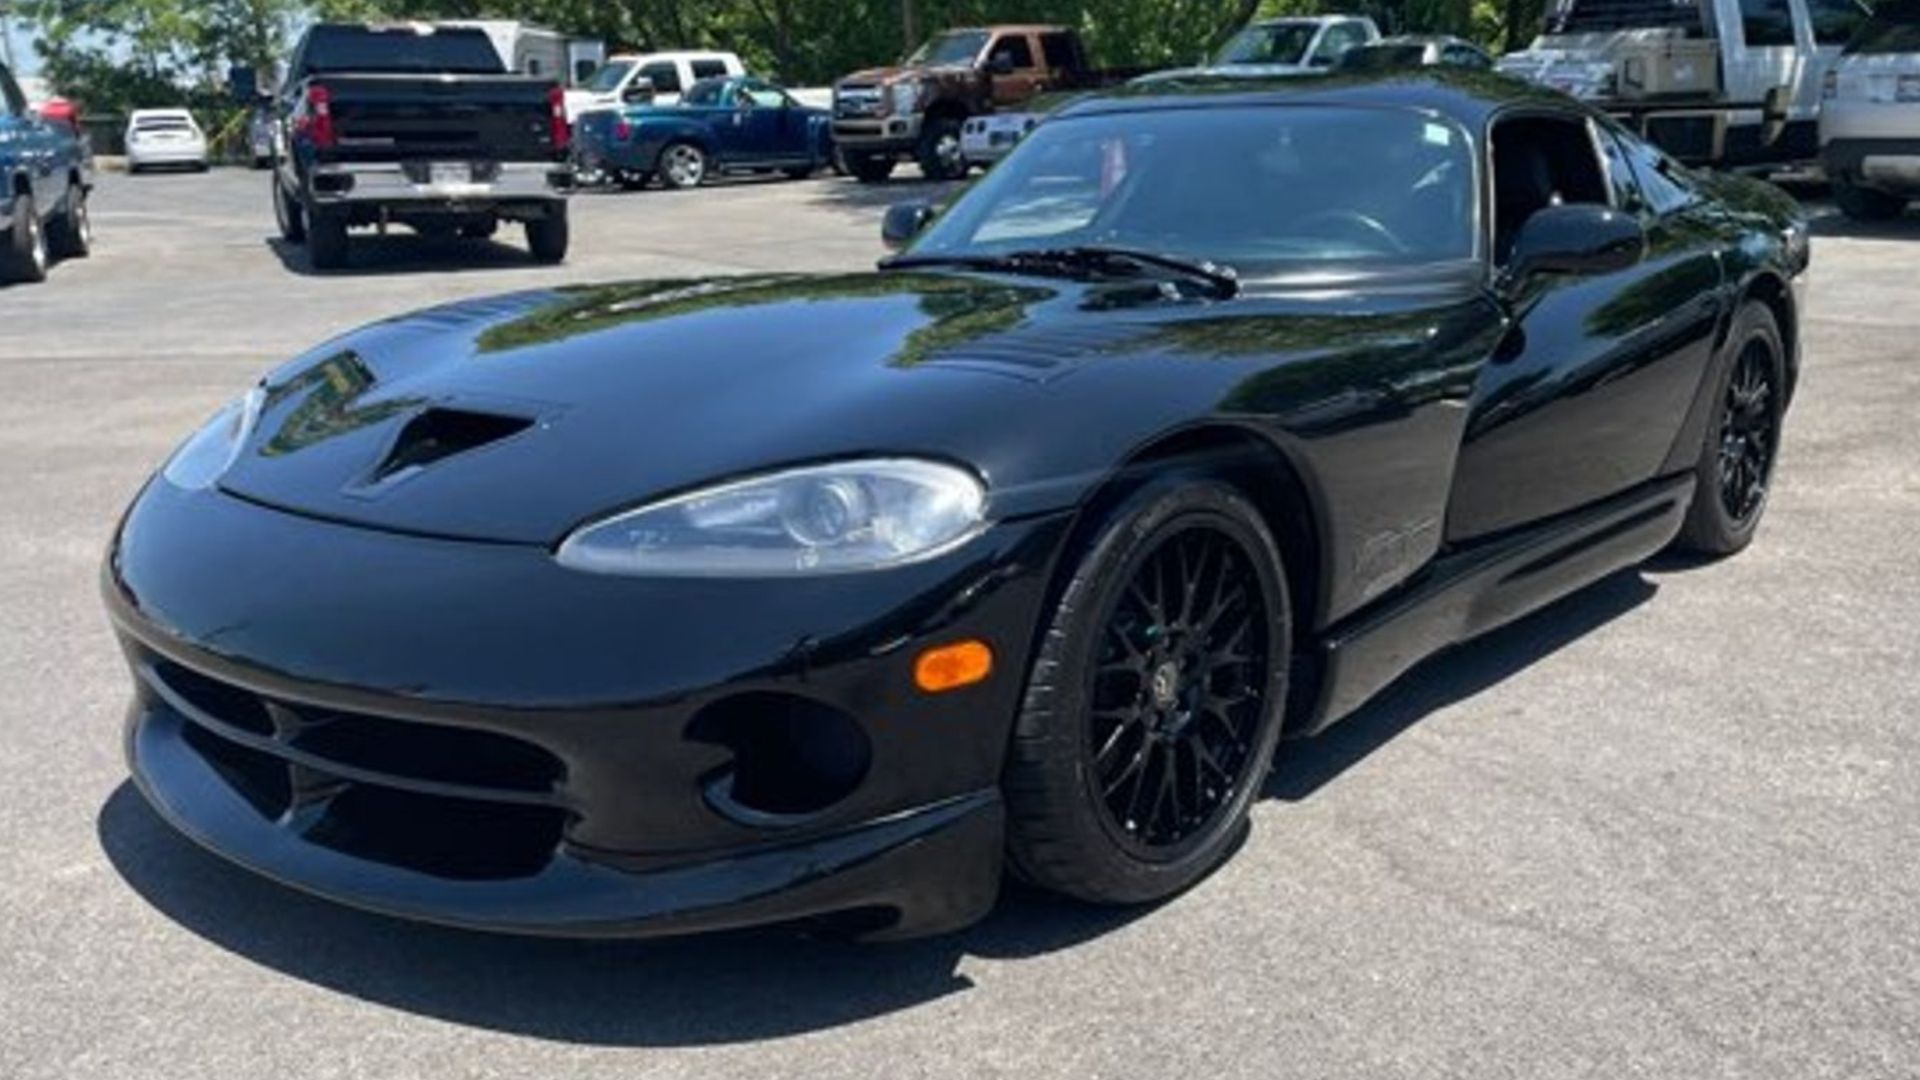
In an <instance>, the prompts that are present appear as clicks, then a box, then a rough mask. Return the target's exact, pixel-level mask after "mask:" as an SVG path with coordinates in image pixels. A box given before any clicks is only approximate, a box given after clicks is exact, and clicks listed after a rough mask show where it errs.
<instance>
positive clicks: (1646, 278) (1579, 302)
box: [1447, 110, 1727, 541]
mask: <svg viewBox="0 0 1920 1080" xmlns="http://www.w3.org/2000/svg"><path fill="white" fill-rule="evenodd" d="M1629 140H1630V141H1629ZM1490 153H1491V154H1492V159H1493V164H1492V167H1491V168H1490V169H1488V170H1487V171H1488V174H1489V178H1490V179H1491V181H1492V184H1493V190H1492V192H1491V199H1490V200H1489V208H1490V210H1491V218H1492V221H1491V224H1492V228H1491V229H1490V230H1489V238H1490V240H1491V242H1492V250H1493V262H1494V266H1495V271H1496V274H1499V273H1501V271H1502V270H1503V267H1504V262H1505V255H1504V252H1503V251H1502V248H1503V247H1505V246H1507V245H1510V244H1511V243H1512V239H1513V236H1514V235H1515V234H1517V231H1518V227H1519V225H1520V224H1521V223H1522V222H1523V220H1524V215H1525V214H1527V213H1530V212H1532V210H1537V209H1539V208H1540V207H1542V206H1545V205H1552V204H1553V203H1554V202H1564V203H1575V202H1597V203H1604V204H1606V205H1610V206H1613V207H1614V208H1616V209H1618V210H1620V211H1622V212H1624V213H1630V214H1634V215H1635V216H1637V217H1639V218H1640V219H1641V221H1642V223H1643V225H1644V227H1645V228H1646V231H1647V241H1648V243H1647V250H1646V254H1645V257H1644V258H1642V259H1641V260H1640V261H1639V262H1637V263H1636V264H1634V265H1632V266H1630V267H1627V268H1626V269H1624V270H1620V271H1617V272H1613V273H1607V274H1599V275H1589V276H1562V277H1545V276H1538V277H1535V278H1532V279H1530V280H1526V281H1512V280H1503V279H1501V278H1499V277H1496V279H1495V280H1496V283H1497V284H1496V286H1495V291H1496V293H1497V295H1498V302H1499V303H1501V304H1502V306H1503V307H1504V308H1505V309H1506V314H1507V319H1508V326H1507V331H1506V334H1505V336H1504V338H1503V340H1502V341H1501V343H1500V345H1499V346H1498V347H1497V349H1496V350H1495V352H1494V353H1493V355H1492V356H1491V357H1490V358H1489V360H1488V362H1487V364H1486V365H1485V367H1484V368H1483V369H1482V370H1481V372H1480V374H1479V376H1478V378H1477V380H1476V383H1475V387H1474V392H1473V396H1472V399H1471V402H1470V405H1469V415H1468V418H1467V424H1466V433H1465V436H1464V442H1463V443H1462V446H1461V449H1460V455H1459V459H1458V463H1457V467H1456V473H1455V481H1454V489H1453V497H1452V500H1451V503H1450V506H1449V509H1448V520H1447V537H1448V539H1449V540H1450V541H1465V540H1472V539H1475V538H1478V537H1483V536H1487V535H1491V534H1495V533H1500V532H1503V531H1505V530H1508V529H1512V528H1516V527H1519V526H1524V525H1527V524H1529V523H1532V522H1537V521H1540V520H1542V519H1546V518H1550V517H1553V516H1554V515H1556V514H1561V513H1565V512H1567V511H1570V510H1575V509H1578V508H1580V507H1582V506H1586V505H1588V504H1591V503H1594V502H1598V501H1600V500H1602V499H1605V498H1607V497H1608V496H1611V495H1617V494H1620V493H1622V492H1625V491H1628V490H1630V489H1632V488H1634V487H1635V486H1637V485H1639V484H1642V483H1645V482H1646V481H1649V480H1652V479H1654V478H1656V477H1657V476H1659V475H1660V474H1661V472H1662V470H1663V468H1664V466H1665V462H1666V460H1667V458H1668V455H1669V452H1670V451H1671V450H1672V448H1673V446H1674V442H1675V440H1676V438H1677V436H1678V434H1679V431H1680V428H1681V426H1682V424H1683V423H1684V421H1685V418H1686V415H1687V411H1688V409H1689V407H1690V405H1691V404H1692V402H1693V400H1694V398H1695V393H1696V391H1697V389H1698V387H1699V385H1700V381H1701V379H1702V377H1703V376H1704V374H1705V372H1706V368H1707V364H1708V362H1709V360H1710V359H1711V356H1712V351H1713V340H1714V335H1715V332H1716V329H1717V327H1718V324H1719V320H1720V318H1721V316H1722V314H1723V310H1724V307H1725V304H1726V299H1727V298H1726V296H1725V291H1724V288H1723V285H1722V275H1721V262H1720V251H1721V249H1722V247H1723V246H1724V243H1725V234H1724V233H1723V232H1722V228H1723V226H1722V225H1721V223H1719V222H1718V220H1717V219H1716V218H1715V217H1714V216H1713V215H1712V214H1710V213H1708V212H1707V208H1706V205H1705V204H1704V203H1703V201H1702V199H1701V196H1700V195H1699V194H1698V193H1697V192H1695V191H1694V190H1692V189H1691V188H1690V187H1688V186H1687V185H1686V183H1685V182H1684V173H1683V172H1682V171H1681V170H1679V167H1678V166H1675V165H1672V163H1671V162H1669V161H1667V159H1665V158H1664V157H1663V156H1661V155H1659V153H1658V152H1657V151H1654V150H1652V148H1651V147H1648V146H1646V145H1645V144H1644V143H1641V142H1640V141H1639V140H1638V139H1635V138H1633V137H1632V136H1628V135H1626V134H1625V133H1624V132H1620V131H1617V130H1615V129H1613V128H1611V127H1610V126H1605V125H1602V124H1600V123H1599V122H1597V121H1593V120H1589V119H1588V118H1586V117H1584V116H1580V115H1577V114H1572V113H1562V112H1557V111H1552V110H1547V111H1540V110H1533V111H1529V112H1527V113H1521V114H1512V115H1508V116H1504V117H1502V118H1501V119H1500V120H1499V121H1498V122H1497V124H1496V126H1495V127H1494V129H1493V131H1492V137H1491V139H1490ZM1635 154H1639V155H1641V157H1642V158H1644V160H1645V161H1646V162H1647V163H1648V164H1647V168H1649V169H1651V168H1652V167H1653V165H1654V163H1658V165H1659V169H1660V170H1661V171H1660V172H1659V173H1656V174H1654V176H1655V179H1654V180H1653V181H1652V183H1654V184H1655V185H1656V186H1655V187H1652V188H1648V187H1646V186H1643V184H1642V183H1641V180H1640V177H1639V175H1638V174H1637V173H1636V172H1635V166H1634V162H1633V160H1632V159H1633V156H1634V155H1635ZM1529 207H1531V208H1532V210H1529V209H1528V208H1529ZM1514 215H1521V221H1515V220H1514Z"/></svg>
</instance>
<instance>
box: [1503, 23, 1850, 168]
mask: <svg viewBox="0 0 1920 1080" xmlns="http://www.w3.org/2000/svg"><path fill="white" fill-rule="evenodd" d="M1866 18H1867V9H1866V7H1865V6H1864V5H1863V4H1862V3H1861V2H1860V0H1553V2H1552V3H1551V5H1550V7H1549V10H1548V13H1547V19H1546V32H1545V33H1543V34H1541V35H1540V37H1538V38H1537V39H1535V40H1534V42H1533V44H1532V45H1531V46H1529V47H1528V48H1527V49H1525V50H1524V51H1521V52H1517V53H1512V54H1509V55H1508V56H1506V57H1503V58H1502V59H1501V60H1500V63H1499V67H1500V70H1502V71H1505V72H1507V73H1508V74H1512V75H1518V76H1521V77H1523V78H1528V79H1532V80H1533V81H1535V82H1539V83H1543V84H1545V85H1548V86H1552V87H1554V88H1556V89H1559V90H1563V91H1565V92H1567V93H1569V94H1572V95H1573V96H1575V97H1579V98H1584V99H1586V100H1588V101H1591V102H1592V103H1593V104H1594V105H1596V106H1599V107H1600V108H1602V109H1605V110H1606V111H1608V112H1610V113H1613V114H1614V115H1615V116H1617V117H1619V118H1620V119H1621V120H1623V121H1625V122H1626V123H1627V124H1628V125H1629V126H1631V127H1633V128H1635V129H1637V130H1639V131H1640V132H1641V133H1642V134H1644V135H1646V136H1647V137H1648V138H1649V139H1650V140H1652V141H1653V142H1655V143H1658V144H1659V145H1660V146H1661V147H1662V148H1664V149H1665V150H1666V151H1667V152H1669V153H1671V154H1673V155H1674V156H1675V157H1678V158H1680V159H1682V160H1684V161H1689V162H1695V163H1702V164H1714V165H1720V166H1728V167H1731V166H1745V165H1769V164H1786V163H1790V162H1802V161H1810V160H1812V159H1813V158H1814V157H1815V156H1816V154H1817V153H1818V148H1819V147H1818V138H1817V123H1818V118H1819V113H1820V86H1821V81H1822V79H1823V78H1824V77H1825V75H1826V73H1827V71H1828V70H1829V69H1830V68H1831V67H1832V66H1833V64H1834V63H1835V61H1837V60H1838V59H1839V56H1840V49H1841V47H1842V46H1843V45H1845V44H1846V43H1847V40H1848V39H1849V38H1851V37H1852V36H1853V33H1854V31H1855V30H1857V29H1858V28H1859V27H1860V26H1861V24H1862V23H1864V22H1865V21H1866Z"/></svg>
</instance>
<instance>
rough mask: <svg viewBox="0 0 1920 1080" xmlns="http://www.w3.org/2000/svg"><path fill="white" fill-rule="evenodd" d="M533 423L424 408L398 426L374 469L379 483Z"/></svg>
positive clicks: (525, 427)
mask: <svg viewBox="0 0 1920 1080" xmlns="http://www.w3.org/2000/svg"><path fill="white" fill-rule="evenodd" d="M531 426H533V421H532V420H529V419H528V418H526V417H524V416H500V415H496V414H493V413H479V412H468V411H466V410H464V409H428V410H427V411H426V412H423V413H421V414H420V415H419V416H416V417H414V418H413V419H412V420H409V421H407V425H406V427H404V428H401V429H400V437H399V438H397V439H395V440H394V441H393V449H391V450H389V451H388V452H387V456H386V458H385V459H384V460H382V461H381V462H380V465H379V467H378V468H376V469H375V470H374V473H373V481H374V482H375V483H379V482H380V481H382V480H387V479H389V478H391V477H394V476H397V475H399V474H400V473H404V472H407V471H409V470H412V469H418V468H423V467H425V466H427V465H431V464H433V463H434V462H436V461H439V460H441V459H442V458H448V457H452V456H453V455H455V454H461V453H465V452H466V451H468V450H475V449H478V448H479V447H482V446H485V445H487V444H488V443H494V442H499V441H500V440H501V439H505V438H508V437H509V436H513V435H518V434H519V433H520V432H522V431H525V430H526V429H527V428H529V427H531Z"/></svg>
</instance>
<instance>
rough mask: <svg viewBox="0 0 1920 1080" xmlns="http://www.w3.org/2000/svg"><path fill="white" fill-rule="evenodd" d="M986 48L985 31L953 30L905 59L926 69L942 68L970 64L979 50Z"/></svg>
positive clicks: (930, 41) (934, 39) (910, 63)
mask: <svg viewBox="0 0 1920 1080" xmlns="http://www.w3.org/2000/svg"><path fill="white" fill-rule="evenodd" d="M986 47H987V32H986V31H985V30H954V31H952V32H950V33H945V34H941V35H939V36H937V37H935V38H933V39H931V40H929V41H928V42H927V43H926V44H925V45H922V46H920V47H919V48H918V49H915V50H914V53H913V55H912V56H909V57H907V63H908V64H909V65H913V64H924V65H926V66H928V67H944V66H946V65H949V64H971V63H973V59H974V57H976V56H979V55H980V50H981V49H984V48H986Z"/></svg>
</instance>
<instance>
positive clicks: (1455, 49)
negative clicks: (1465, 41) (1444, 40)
mask: <svg viewBox="0 0 1920 1080" xmlns="http://www.w3.org/2000/svg"><path fill="white" fill-rule="evenodd" d="M1441 60H1442V61H1443V62H1445V63H1448V64H1451V65H1453V66H1454V67H1464V68H1481V69H1485V68H1490V67H1492V66H1493V59H1492V58H1491V57H1489V56H1488V55H1487V54H1486V53H1483V52H1481V51H1480V50H1479V49H1474V48H1469V47H1468V46H1465V45H1449V46H1447V49H1446V52H1444V53H1443V54H1441Z"/></svg>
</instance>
